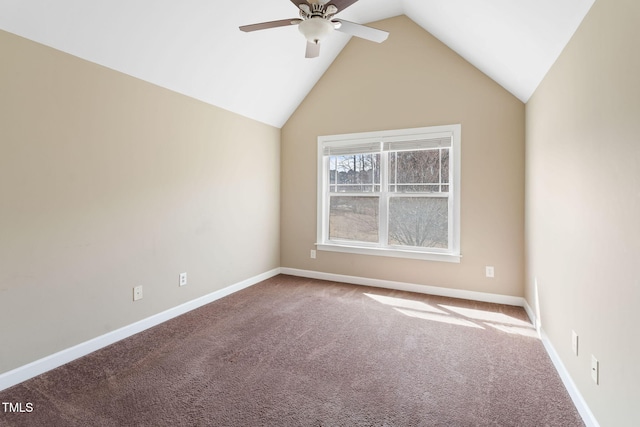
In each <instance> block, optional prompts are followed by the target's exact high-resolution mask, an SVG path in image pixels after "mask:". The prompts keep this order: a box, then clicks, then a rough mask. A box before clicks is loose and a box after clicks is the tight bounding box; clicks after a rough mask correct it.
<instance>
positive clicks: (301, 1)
mask: <svg viewBox="0 0 640 427" xmlns="http://www.w3.org/2000/svg"><path fill="white" fill-rule="evenodd" d="M291 3H293V4H295V5H296V7H297V8H298V9H300V5H301V4H306V5H309V3H308V2H307V0H291Z"/></svg>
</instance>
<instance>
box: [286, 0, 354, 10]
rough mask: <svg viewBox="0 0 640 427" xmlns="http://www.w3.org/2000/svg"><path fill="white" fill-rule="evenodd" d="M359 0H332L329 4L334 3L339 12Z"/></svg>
mask: <svg viewBox="0 0 640 427" xmlns="http://www.w3.org/2000/svg"><path fill="white" fill-rule="evenodd" d="M291 1H294V0H291ZM357 1H358V0H332V1H330V2H329V3H327V6H329V5H330V4H332V5H334V6H335V7H337V8H338V12H342V11H343V10H345V9H346V8H348V7H349V6H351V5H352V4H354V3H355V2H357ZM294 3H295V1H294Z"/></svg>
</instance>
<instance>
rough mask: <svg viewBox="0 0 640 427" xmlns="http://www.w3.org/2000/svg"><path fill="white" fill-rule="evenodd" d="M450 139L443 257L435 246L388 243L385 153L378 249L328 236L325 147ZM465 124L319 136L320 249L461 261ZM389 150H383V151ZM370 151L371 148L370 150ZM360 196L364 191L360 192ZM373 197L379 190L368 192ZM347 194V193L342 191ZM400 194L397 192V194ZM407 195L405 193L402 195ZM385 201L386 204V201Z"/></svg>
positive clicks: (317, 216)
mask: <svg viewBox="0 0 640 427" xmlns="http://www.w3.org/2000/svg"><path fill="white" fill-rule="evenodd" d="M443 137H446V138H450V144H451V145H450V146H449V148H450V163H451V167H450V171H451V177H450V181H449V184H448V185H449V188H450V191H449V193H448V195H447V196H446V197H447V200H448V202H449V205H448V214H449V218H448V228H449V229H448V238H449V241H448V248H447V250H446V252H445V253H446V255H448V256H440V255H439V254H438V255H434V252H433V251H434V250H433V249H426V248H425V250H420V249H419V248H414V249H410V250H406V251H405V250H397V249H395V248H393V247H390V246H389V245H388V242H387V238H386V236H387V230H386V227H387V226H388V218H387V217H386V215H387V213H386V212H387V210H386V209H388V208H385V206H386V207H388V202H389V194H388V188H387V185H388V182H387V178H386V169H387V167H386V164H385V159H386V157H385V156H382V157H381V170H380V187H381V189H382V190H383V191H381V192H380V193H377V195H378V196H380V197H381V199H380V201H381V203H382V205H381V206H382V207H381V208H380V211H381V212H380V217H379V223H380V226H379V241H378V242H376V244H375V248H376V249H377V250H371V245H368V244H360V243H359V242H349V243H347V244H345V245H343V244H341V243H340V242H336V241H332V240H330V239H329V231H328V230H329V217H328V213H327V212H328V204H329V191H328V185H329V177H328V176H327V174H326V171H327V169H328V161H329V156H330V155H328V154H327V153H325V148H326V147H345V146H347V147H348V146H350V145H354V144H356V145H357V144H363V143H366V144H377V143H379V144H380V145H381V147H384V146H385V145H386V144H388V143H389V142H398V141H402V142H406V141H413V140H423V139H432V138H443ZM461 141H462V125H461V124H459V123H458V124H452V125H442V126H430V127H421V128H411V129H396V130H386V131H373V132H360V133H350V134H342V135H322V136H318V138H317V171H316V172H317V190H316V191H317V194H316V199H317V200H316V201H317V203H316V223H317V224H316V245H317V246H318V250H326V251H333V252H345V253H358V254H365V255H377V256H389V257H394V258H410V259H422V260H428V261H444V262H455V263H459V262H460V258H461V255H460V234H461V233H460V226H461V224H460V204H461V201H460V197H461V192H460V182H461V175H462V172H461V164H462V162H461V153H462V147H461V144H462V142H461ZM384 151H387V150H386V149H382V152H384ZM367 152H368V151H367ZM359 194H360V195H362V194H364V193H359ZM366 194H367V195H368V196H369V195H371V197H373V196H375V195H376V193H366ZM339 195H341V196H344V195H345V194H343V193H340V194H339ZM397 196H400V195H396V194H394V197H397ZM403 196H404V195H403ZM415 196H416V197H426V194H423V193H420V195H419V196H418V195H417V194H416V195H415ZM385 202H386V203H385Z"/></svg>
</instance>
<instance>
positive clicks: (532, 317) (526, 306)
mask: <svg viewBox="0 0 640 427" xmlns="http://www.w3.org/2000/svg"><path fill="white" fill-rule="evenodd" d="M522 300H523V301H524V304H523V305H522V307H523V308H524V311H526V312H527V316H529V320H530V321H531V324H532V325H534V326H535V325H536V315H535V313H534V312H533V310H532V309H531V306H530V305H529V303H528V302H527V300H526V299H524V298H523V299H522ZM539 334H540V331H539V330H538V335H539Z"/></svg>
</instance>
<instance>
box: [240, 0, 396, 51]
mask: <svg viewBox="0 0 640 427" xmlns="http://www.w3.org/2000/svg"><path fill="white" fill-rule="evenodd" d="M357 1H358V0H291V2H292V3H293V4H295V5H296V7H297V8H298V10H299V13H300V19H298V18H294V19H281V20H279V21H270V22H262V23H260V24H251V25H243V26H241V27H240V30H241V31H244V32H251V31H258V30H266V29H268V28H276V27H286V26H291V25H297V26H298V30H299V31H300V33H302V35H303V36H304V37H305V38H306V39H307V51H306V55H305V56H306V57H307V58H315V57H317V56H318V55H319V54H320V43H321V42H322V40H324V39H326V38H327V37H328V36H329V35H330V34H331V32H332V31H333V30H337V31H340V32H342V33H345V34H349V35H351V36H356V37H360V38H363V39H366V40H370V41H374V42H376V43H382V42H383V41H385V40H386V39H387V37H388V36H389V33H387V32H386V31H382V30H378V29H376V28H372V27H367V26H365V25H360V24H356V23H353V22H349V21H345V20H342V19H333V17H334V16H335V15H336V14H337V13H338V12H341V11H343V10H344V9H346V8H347V7H349V6H351V5H352V4H354V3H355V2H357Z"/></svg>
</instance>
